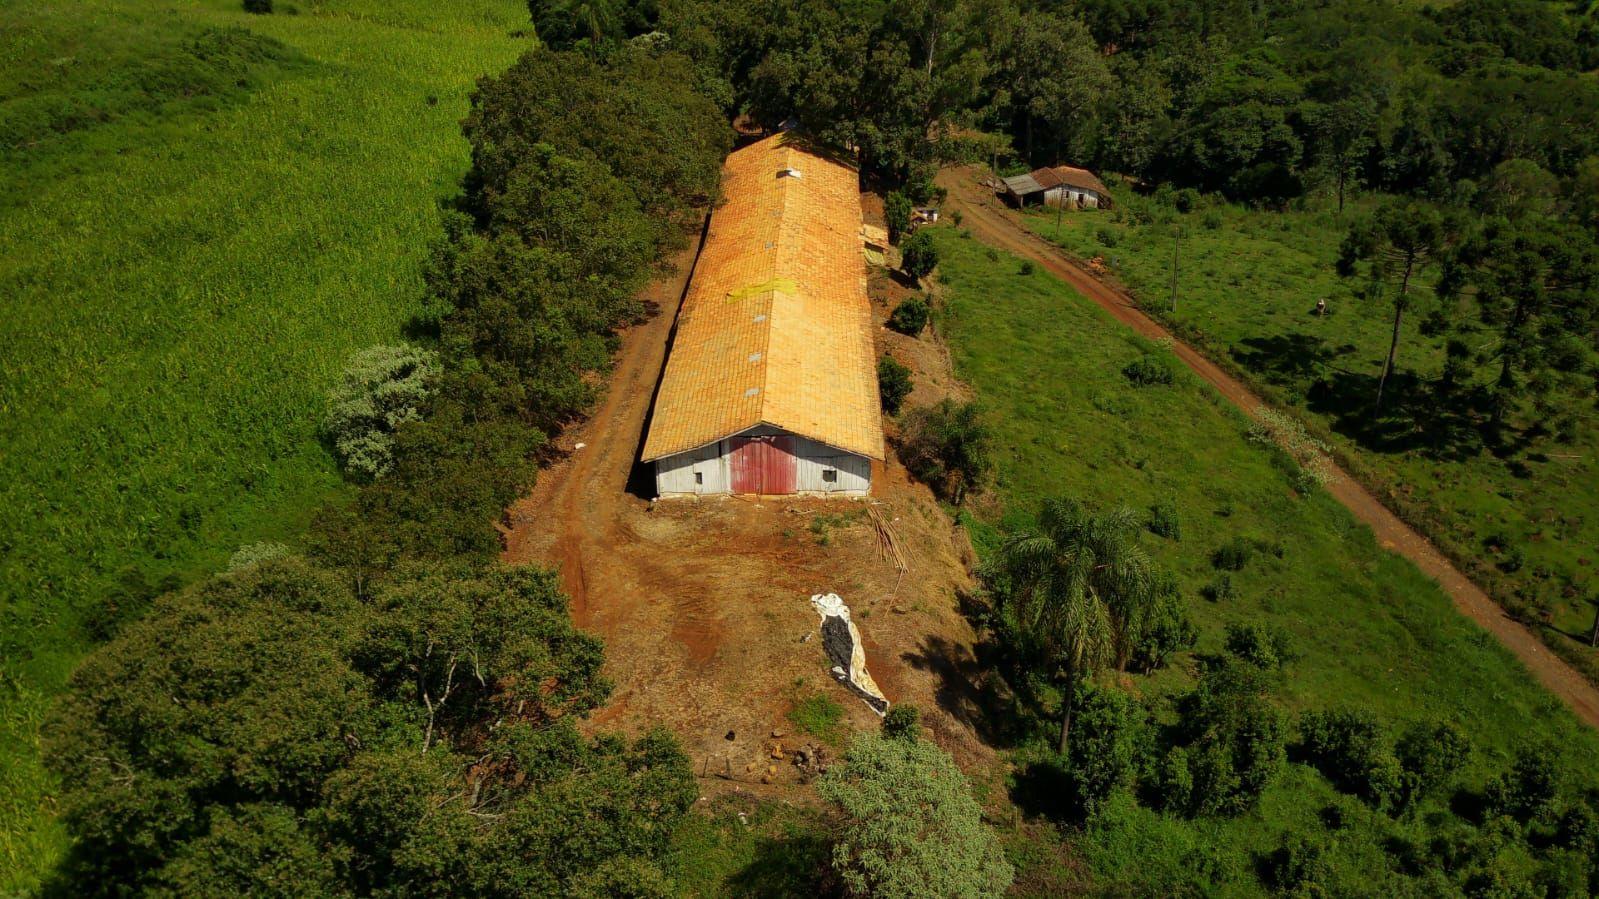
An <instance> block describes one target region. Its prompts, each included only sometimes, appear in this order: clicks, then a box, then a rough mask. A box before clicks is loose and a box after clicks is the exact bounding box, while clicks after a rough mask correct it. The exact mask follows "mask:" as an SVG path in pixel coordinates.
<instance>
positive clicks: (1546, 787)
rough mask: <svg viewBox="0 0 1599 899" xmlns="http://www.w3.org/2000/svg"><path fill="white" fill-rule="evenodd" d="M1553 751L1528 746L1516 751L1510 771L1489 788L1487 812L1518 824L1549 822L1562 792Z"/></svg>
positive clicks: (1490, 784)
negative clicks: (1513, 819) (1519, 822)
mask: <svg viewBox="0 0 1599 899" xmlns="http://www.w3.org/2000/svg"><path fill="white" fill-rule="evenodd" d="M1554 757H1555V751H1554V749H1553V747H1547V746H1542V747H1540V746H1531V745H1525V746H1522V747H1520V748H1518V749H1517V750H1516V755H1515V759H1514V761H1512V762H1511V764H1510V770H1509V771H1506V772H1504V773H1503V774H1501V775H1499V776H1498V777H1496V778H1494V779H1493V780H1492V781H1491V782H1490V783H1489V784H1488V791H1487V804H1488V809H1489V810H1490V811H1491V812H1493V813H1494V814H1498V815H1508V816H1510V817H1512V818H1515V819H1516V820H1517V821H1523V822H1525V821H1532V820H1538V819H1543V818H1546V817H1548V816H1549V815H1550V813H1551V812H1552V811H1553V810H1554V805H1555V797H1556V796H1557V795H1558V794H1559V792H1560V772H1559V770H1558V769H1557V768H1556V767H1555V763H1554Z"/></svg>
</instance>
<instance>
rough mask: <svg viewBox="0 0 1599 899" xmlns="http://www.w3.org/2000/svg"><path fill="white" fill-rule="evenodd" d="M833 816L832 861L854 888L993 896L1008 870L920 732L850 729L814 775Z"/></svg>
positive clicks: (954, 774) (894, 897) (888, 893)
mask: <svg viewBox="0 0 1599 899" xmlns="http://www.w3.org/2000/svg"><path fill="white" fill-rule="evenodd" d="M816 792H817V795H819V796H821V797H822V799H824V800H826V801H827V802H829V803H831V804H832V805H833V807H834V808H835V809H836V811H837V813H838V816H839V823H838V827H837V830H836V842H835V843H834V846H833V854H832V865H833V869H834V871H835V872H836V873H837V875H838V877H839V879H840V880H842V881H843V883H844V886H845V887H846V888H847V889H848V890H849V891H850V892H851V893H852V894H855V895H861V896H875V897H883V899H919V897H923V896H951V897H972V899H978V897H989V896H994V897H997V896H1000V895H1003V894H1004V892H1005V890H1006V889H1007V888H1008V887H1009V886H1010V883H1011V878H1012V877H1013V876H1014V872H1013V870H1012V868H1011V865H1010V862H1009V861H1008V860H1006V858H1005V853H1004V852H1003V851H1001V849H1000V846H999V841H998V840H997V839H995V837H994V833H993V831H992V830H990V829H989V828H988V826H987V825H985V824H984V823H983V820H982V807H981V806H979V805H978V804H977V802H976V800H974V799H973V798H972V795H971V791H970V789H969V788H968V786H967V783H966V778H965V777H963V776H962V775H961V773H960V769H958V768H956V767H955V762H954V760H953V759H951V758H950V757H949V754H948V753H946V752H944V751H943V750H942V749H939V748H938V746H937V745H936V744H934V743H933V742H931V741H929V740H885V739H883V738H882V737H880V736H877V735H875V734H865V735H862V736H860V737H857V738H856V740H855V741H854V743H852V744H851V746H850V749H849V752H848V753H846V754H845V756H844V760H843V762H842V763H841V764H837V765H834V766H833V767H832V768H830V769H829V770H828V771H827V773H826V774H824V775H823V776H822V778H821V780H820V781H818V783H817V789H816Z"/></svg>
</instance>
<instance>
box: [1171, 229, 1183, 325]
mask: <svg viewBox="0 0 1599 899" xmlns="http://www.w3.org/2000/svg"><path fill="white" fill-rule="evenodd" d="M1182 245H1183V226H1182V225H1177V226H1175V227H1173V228H1172V244H1171V311H1172V312H1176V311H1177V263H1178V254H1179V252H1180V251H1181V249H1182Z"/></svg>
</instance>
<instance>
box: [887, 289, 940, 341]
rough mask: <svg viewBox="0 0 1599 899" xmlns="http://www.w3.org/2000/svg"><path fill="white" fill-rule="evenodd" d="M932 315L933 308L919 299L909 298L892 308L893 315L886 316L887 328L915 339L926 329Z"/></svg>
mask: <svg viewBox="0 0 1599 899" xmlns="http://www.w3.org/2000/svg"><path fill="white" fill-rule="evenodd" d="M932 314H933V307H932V306H930V305H928V303H927V301H926V300H924V299H922V298H921V297H911V298H910V299H908V300H905V301H904V302H902V303H900V304H899V305H898V306H895V307H894V311H893V313H891V314H890V315H889V316H888V326H889V327H890V328H893V329H894V330H896V331H898V332H899V333H901V334H904V335H906V336H908V337H915V336H917V335H918V334H920V333H922V329H923V328H925V327H927V319H928V318H930V317H931V316H932Z"/></svg>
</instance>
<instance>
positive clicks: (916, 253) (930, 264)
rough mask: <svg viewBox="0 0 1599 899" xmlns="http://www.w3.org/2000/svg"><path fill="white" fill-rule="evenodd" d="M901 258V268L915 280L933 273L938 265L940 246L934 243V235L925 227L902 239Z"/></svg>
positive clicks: (900, 246)
mask: <svg viewBox="0 0 1599 899" xmlns="http://www.w3.org/2000/svg"><path fill="white" fill-rule="evenodd" d="M899 260H900V268H901V269H903V270H904V272H905V274H907V275H910V276H911V278H912V279H913V280H921V279H922V278H925V277H927V276H928V275H930V274H932V273H933V269H935V268H937V267H938V246H937V245H936V244H934V243H933V235H931V234H929V233H928V232H927V231H926V230H925V229H923V230H920V231H917V232H916V233H914V234H912V235H911V236H909V237H907V238H905V239H904V240H902V241H900V245H899Z"/></svg>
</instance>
